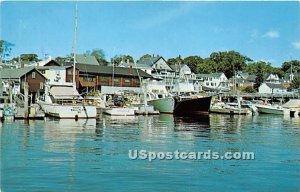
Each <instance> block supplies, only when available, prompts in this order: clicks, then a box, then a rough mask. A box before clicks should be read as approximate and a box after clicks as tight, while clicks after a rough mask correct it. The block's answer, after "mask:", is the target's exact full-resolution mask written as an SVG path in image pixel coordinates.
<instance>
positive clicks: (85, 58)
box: [76, 54, 99, 65]
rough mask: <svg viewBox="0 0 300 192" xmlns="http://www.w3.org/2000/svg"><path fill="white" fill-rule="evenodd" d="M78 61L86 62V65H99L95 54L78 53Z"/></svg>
mask: <svg viewBox="0 0 300 192" xmlns="http://www.w3.org/2000/svg"><path fill="white" fill-rule="evenodd" d="M76 63H80V64H86V65H99V63H98V61H97V59H96V57H95V56H91V55H83V54H80V55H77V54H76Z"/></svg>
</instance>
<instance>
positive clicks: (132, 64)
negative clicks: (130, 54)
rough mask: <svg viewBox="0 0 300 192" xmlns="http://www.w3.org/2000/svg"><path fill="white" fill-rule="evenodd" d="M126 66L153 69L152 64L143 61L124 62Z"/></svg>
mask: <svg viewBox="0 0 300 192" xmlns="http://www.w3.org/2000/svg"><path fill="white" fill-rule="evenodd" d="M121 65H123V66H124V67H130V66H132V68H142V69H151V66H149V65H146V64H143V63H122V64H121Z"/></svg>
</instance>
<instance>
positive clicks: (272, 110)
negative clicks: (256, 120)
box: [256, 106, 284, 115]
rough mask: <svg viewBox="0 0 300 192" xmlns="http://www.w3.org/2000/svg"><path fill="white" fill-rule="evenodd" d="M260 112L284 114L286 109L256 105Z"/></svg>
mask: <svg viewBox="0 0 300 192" xmlns="http://www.w3.org/2000/svg"><path fill="white" fill-rule="evenodd" d="M256 107H257V110H258V112H259V113H264V114H275V115H283V114H284V109H282V108H275V107H272V106H256Z"/></svg>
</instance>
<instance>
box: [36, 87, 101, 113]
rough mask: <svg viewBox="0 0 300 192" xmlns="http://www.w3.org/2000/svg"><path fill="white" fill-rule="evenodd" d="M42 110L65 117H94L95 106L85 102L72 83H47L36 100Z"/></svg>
mask: <svg viewBox="0 0 300 192" xmlns="http://www.w3.org/2000/svg"><path fill="white" fill-rule="evenodd" d="M37 103H38V104H39V105H40V106H41V108H42V109H43V111H44V112H45V113H46V114H47V115H49V116H53V117H57V118H65V119H86V118H96V116H97V111H96V106H94V105H92V104H90V103H88V102H85V101H84V100H83V99H82V97H81V96H80V95H79V93H78V92H77V90H76V89H74V86H73V85H72V83H65V84H51V85H50V84H47V85H46V86H45V94H44V95H43V96H42V97H41V98H40V99H39V100H38V101H37Z"/></svg>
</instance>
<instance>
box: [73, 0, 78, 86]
mask: <svg viewBox="0 0 300 192" xmlns="http://www.w3.org/2000/svg"><path fill="white" fill-rule="evenodd" d="M77 20H78V9H77V1H76V8H75V31H74V47H73V49H74V50H73V54H74V55H73V60H74V61H73V88H74V89H76V41H77V26H78V23H77Z"/></svg>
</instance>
